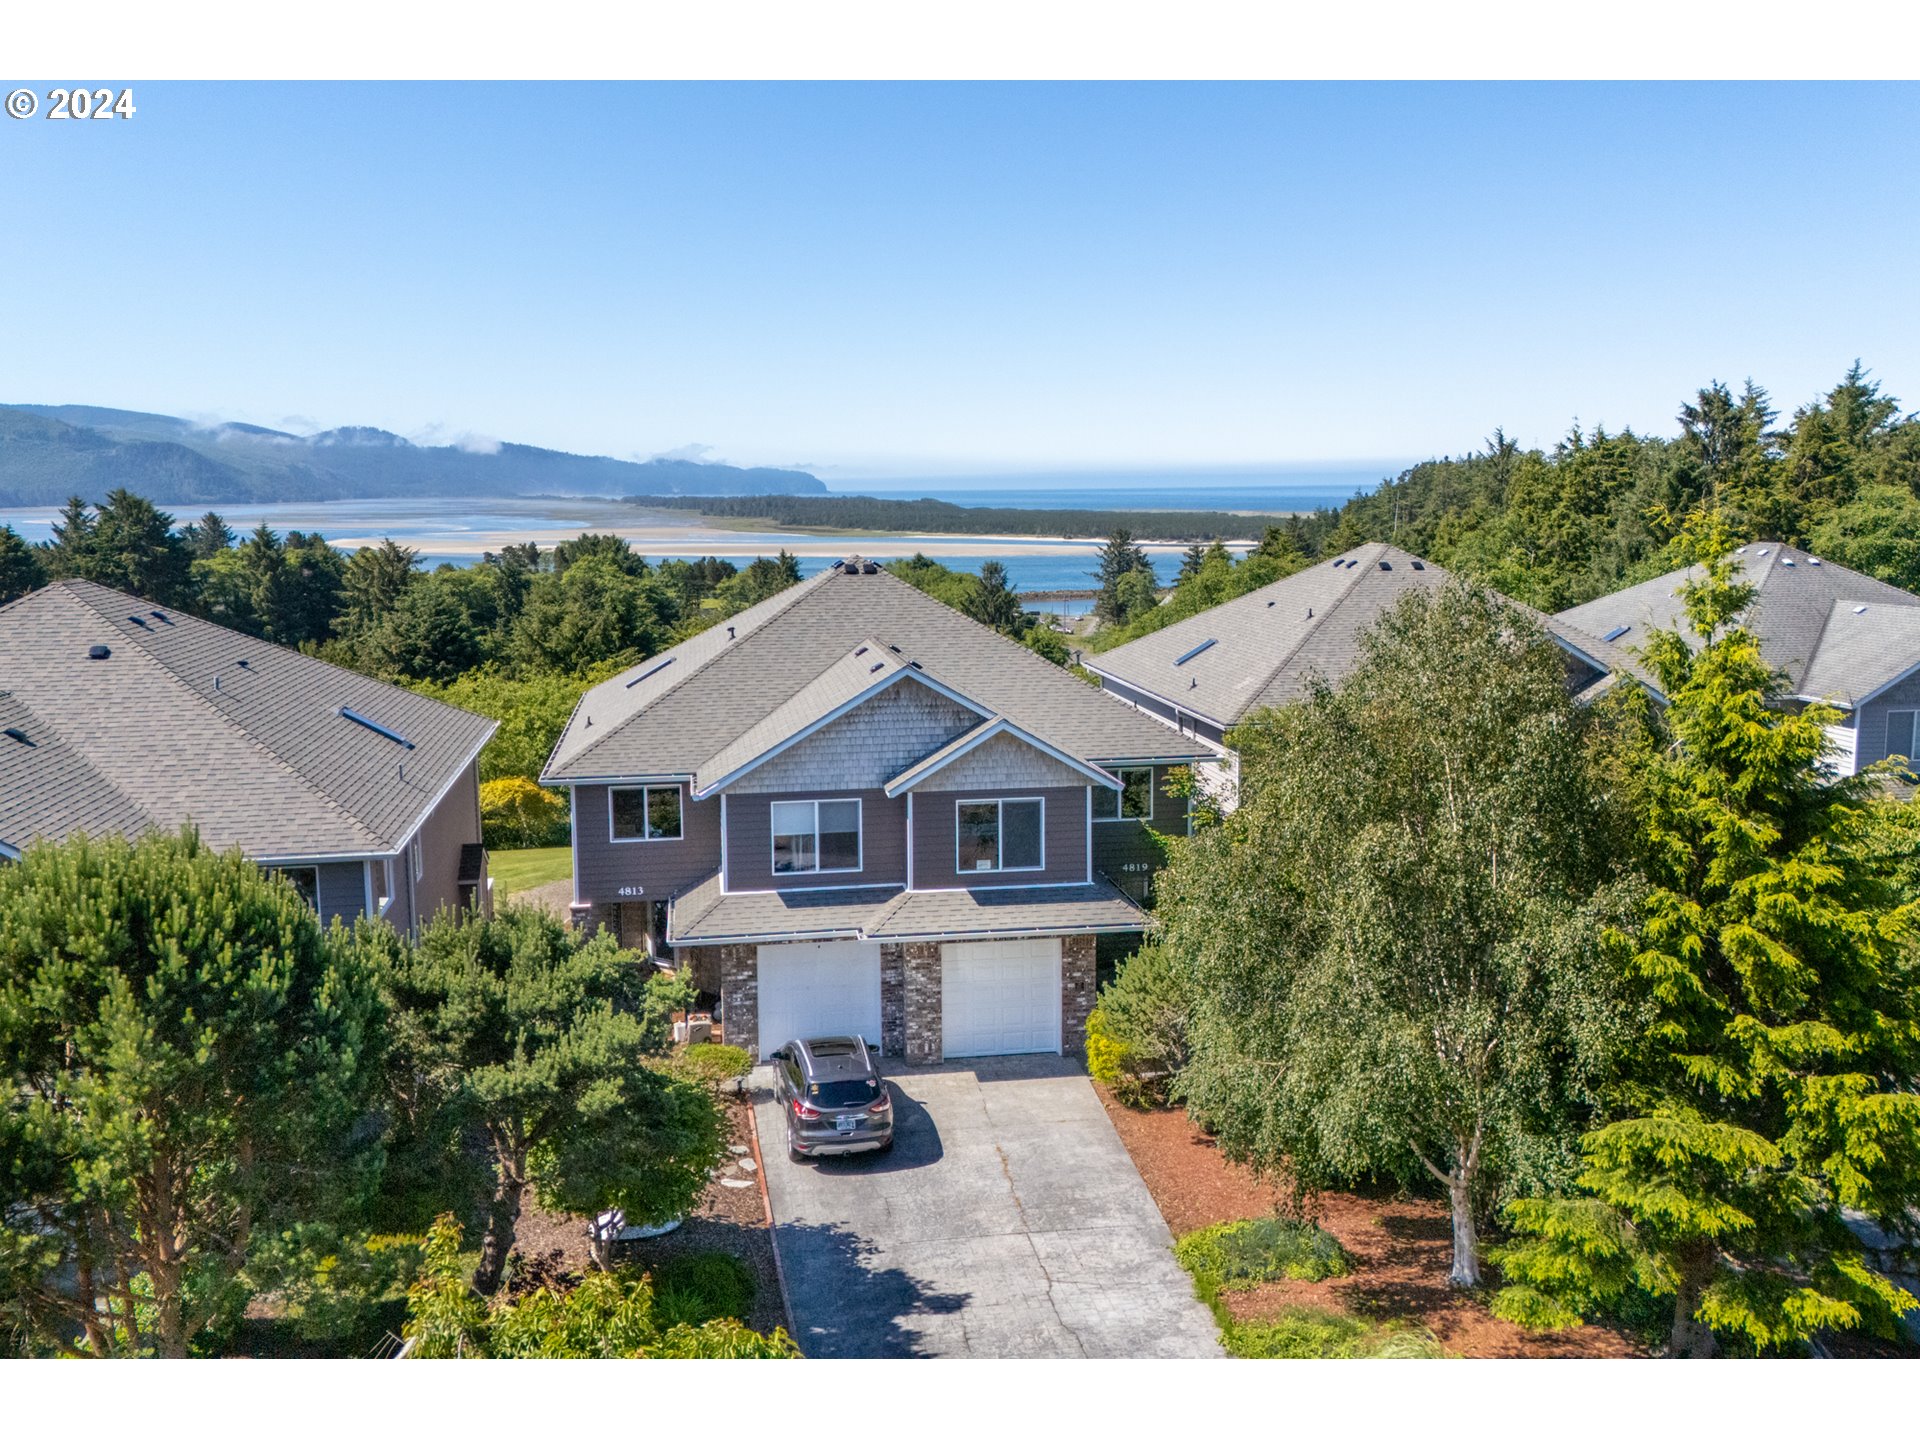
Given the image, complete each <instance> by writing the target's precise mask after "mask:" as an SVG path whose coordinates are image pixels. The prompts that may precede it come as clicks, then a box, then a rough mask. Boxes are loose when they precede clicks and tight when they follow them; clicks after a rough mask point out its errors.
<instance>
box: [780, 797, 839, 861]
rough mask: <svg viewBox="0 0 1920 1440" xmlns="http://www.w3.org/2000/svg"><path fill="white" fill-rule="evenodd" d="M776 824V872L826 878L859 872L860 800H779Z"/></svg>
mask: <svg viewBox="0 0 1920 1440" xmlns="http://www.w3.org/2000/svg"><path fill="white" fill-rule="evenodd" d="M769 808H770V809H771V811H772V815H771V817H770V818H771V819H772V822H773V827H772V828H773V873H774V874H776V875H822V874H828V873H831V872H834V871H844V870H858V869H859V868H860V866H861V854H860V818H861V817H860V802H859V801H858V800H776V801H774V802H773V804H772V806H771V807H769Z"/></svg>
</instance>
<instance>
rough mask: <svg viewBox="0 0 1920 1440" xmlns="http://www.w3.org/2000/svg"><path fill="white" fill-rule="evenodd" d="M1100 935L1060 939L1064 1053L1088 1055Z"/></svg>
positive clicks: (1064, 936)
mask: <svg viewBox="0 0 1920 1440" xmlns="http://www.w3.org/2000/svg"><path fill="white" fill-rule="evenodd" d="M1095 948H1096V937H1094V936H1092V935H1063V936H1062V937H1061V939H1060V1053H1061V1054H1063V1055H1076V1056H1079V1057H1081V1058H1083V1059H1084V1058H1085V1056H1086V1053H1087V1017H1088V1016H1089V1015H1091V1014H1092V1013H1093V986H1094V951H1095Z"/></svg>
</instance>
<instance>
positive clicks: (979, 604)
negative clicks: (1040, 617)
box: [964, 560, 1026, 635]
mask: <svg viewBox="0 0 1920 1440" xmlns="http://www.w3.org/2000/svg"><path fill="white" fill-rule="evenodd" d="M964 608H965V610H966V613H967V614H968V615H971V616H972V617H973V618H974V619H975V620H978V621H979V622H980V623H981V624H982V625H991V626H992V627H993V628H994V629H995V630H1000V631H1004V632H1005V633H1007V634H1009V635H1011V634H1015V633H1017V632H1018V631H1019V629H1020V622H1021V621H1022V620H1023V619H1024V618H1025V617H1026V612H1025V611H1024V610H1023V609H1021V607H1020V596H1019V594H1018V593H1017V592H1016V591H1015V590H1014V589H1013V587H1012V586H1011V585H1009V584H1008V583H1007V567H1006V566H1004V565H1002V564H1001V563H1000V562H999V561H998V560H989V561H987V562H986V563H985V564H984V565H982V566H981V567H980V575H979V578H978V580H977V581H976V583H975V584H974V587H973V590H972V592H971V593H970V594H969V595H968V596H967V603H966V605H965V607H964Z"/></svg>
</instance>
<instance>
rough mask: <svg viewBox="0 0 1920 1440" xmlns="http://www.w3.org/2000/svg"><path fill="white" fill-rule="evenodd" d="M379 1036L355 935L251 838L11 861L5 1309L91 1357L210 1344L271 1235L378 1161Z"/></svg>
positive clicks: (110, 844) (2, 1002) (0, 937)
mask: <svg viewBox="0 0 1920 1440" xmlns="http://www.w3.org/2000/svg"><path fill="white" fill-rule="evenodd" d="M378 1034H379V1008H378V1003H377V996H376V984H375V976H374V972H373V970H372V968H371V967H370V966H369V965H368V964H367V963H366V962H365V960H364V958H363V957H362V954H361V952H360V950H359V948H358V947H357V945H356V944H355V943H353V942H352V941H351V940H349V939H348V937H346V936H345V935H344V934H342V933H341V932H338V931H336V932H334V934H333V935H331V936H329V935H326V934H323V933H322V931H321V930H320V927H319V922H318V921H317V919H316V918H315V916H314V913H313V911H312V910H311V909H310V908H309V907H308V905H307V903H306V902H305V901H304V900H302V899H301V898H300V896H299V895H298V894H297V893H296V892H295V891H294V889H293V887H292V886H291V885H290V884H288V883H287V882H286V881H285V880H281V879H277V878H274V877H271V876H269V875H266V874H264V873H263V872H261V871H260V870H258V869H256V868H255V867H254V865H253V864H252V863H251V862H249V861H247V860H245V859H243V858H242V857H241V856H240V854H239V852H237V851H234V852H230V853H228V854H226V855H215V854H213V853H212V852H211V851H210V850H208V849H206V848H205V847H204V846H203V845H201V844H200V843H199V841H198V840H197V839H196V838H194V836H193V835H191V834H190V833H189V834H186V835H182V836H171V837H169V836H157V835H156V836H148V837H146V838H143V839H141V840H139V841H137V842H132V843H130V842H128V841H125V840H118V839H115V840H89V839H86V838H84V837H82V838H79V839H75V840H69V841H66V842H65V843H63V844H60V845H57V846H56V845H34V846H30V847H29V848H28V850H27V852H26V854H25V855H24V856H23V857H22V858H21V860H20V861H19V862H18V863H17V864H12V865H0V1174H4V1175H5V1176H6V1177H7V1180H6V1204H5V1206H4V1208H3V1209H0V1320H4V1321H11V1322H12V1323H13V1326H14V1327H15V1328H17V1329H18V1330H19V1331H20V1332H22V1333H25V1334H27V1335H30V1336H32V1337H33V1338H34V1340H35V1342H36V1344H37V1345H38V1346H40V1347H44V1348H46V1349H51V1350H56V1351H63V1352H70V1353H79V1354H89V1355H139V1354H146V1353H157V1354H159V1355H163V1356H171V1357H181V1356H185V1355H187V1354H189V1353H192V1352H194V1351H196V1350H199V1349H202V1348H204V1347H205V1346H206V1345H207V1344H208V1343H210V1342H211V1341H213V1340H217V1338H218V1336H219V1335H220V1334H221V1333H222V1332H223V1331H225V1330H227V1329H228V1328H230V1327H231V1326H233V1325H235V1324H236V1323H237V1322H238V1320H239V1318H240V1311H241V1308H242V1307H243V1305H244V1304H245V1301H246V1298H247V1294H248V1292H249V1289H250V1280H249V1278H248V1277H249V1266H250V1265H251V1264H252V1263H253V1262H254V1261H255V1260H257V1259H258V1258H259V1255H260V1250H261V1247H262V1245H264V1244H267V1243H268V1242H270V1241H271V1240H272V1239H273V1238H274V1237H276V1236H277V1235H278V1233H279V1232H280V1230H281V1229H282V1228H283V1226H285V1225H286V1224H289V1223H291V1222H293V1221H295V1220H299V1221H304V1222H313V1221H318V1220H321V1219H323V1218H325V1217H326V1216H327V1215H328V1214H329V1213H330V1210H331V1208H332V1207H333V1206H334V1205H336V1204H340V1203H344V1191H345V1189H346V1188H347V1187H349V1186H350V1184H351V1183H352V1182H353V1181H354V1180H355V1179H356V1178H364V1177H365V1175H366V1174H367V1172H368V1171H369V1169H370V1168H371V1167H372V1166H373V1165H374V1164H375V1163H376V1162H377V1152H371V1153H370V1152H369V1150H368V1149H367V1148H366V1147H364V1146H362V1147H360V1148H356V1147H355V1145H354V1137H355V1135H356V1133H357V1132H356V1125H357V1123H358V1122H359V1120H360V1119H361V1117H362V1116H363V1115H364V1114H365V1109H366V1101H367V1098H368V1094H369V1091H370V1086H371V1082H372V1080H373V1078H374V1076H375V1075H376V1074H377V1071H378V1068H379V1054H378ZM76 1334H77V1335H78V1336H80V1339H79V1340H78V1341H77V1342H74V1341H72V1340H71V1339H70V1338H69V1337H72V1336H74V1335H76Z"/></svg>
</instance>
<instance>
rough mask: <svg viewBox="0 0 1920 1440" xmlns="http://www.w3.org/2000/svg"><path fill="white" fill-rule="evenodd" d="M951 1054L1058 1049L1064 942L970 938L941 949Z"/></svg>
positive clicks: (945, 1037)
mask: <svg viewBox="0 0 1920 1440" xmlns="http://www.w3.org/2000/svg"><path fill="white" fill-rule="evenodd" d="M940 1028H941V1038H942V1042H943V1044H944V1046H945V1048H946V1053H947V1057H948V1058H949V1059H953V1058H955V1057H957V1056H962V1055H1027V1054H1033V1053H1035V1052H1038V1051H1044V1050H1052V1051H1058V1050H1059V1048H1060V942H1059V941H1058V940H972V941H967V942H965V943H961V944H954V945H946V946H942V947H941V951H940Z"/></svg>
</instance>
